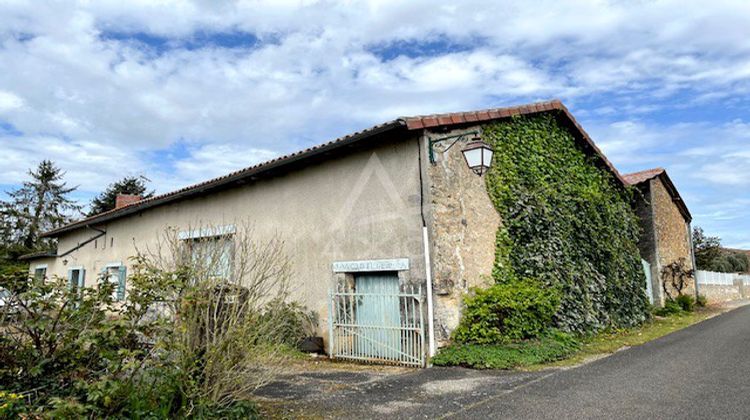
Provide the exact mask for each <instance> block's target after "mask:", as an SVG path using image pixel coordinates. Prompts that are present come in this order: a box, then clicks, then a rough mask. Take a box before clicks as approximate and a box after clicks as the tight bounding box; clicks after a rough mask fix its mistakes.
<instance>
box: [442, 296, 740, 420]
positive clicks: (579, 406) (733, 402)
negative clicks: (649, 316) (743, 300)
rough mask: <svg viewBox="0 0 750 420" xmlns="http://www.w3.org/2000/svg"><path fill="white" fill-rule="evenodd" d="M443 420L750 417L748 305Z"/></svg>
mask: <svg viewBox="0 0 750 420" xmlns="http://www.w3.org/2000/svg"><path fill="white" fill-rule="evenodd" d="M445 417H449V418H523V419H584V418H586V419H589V418H598V419H603V418H609V419H621V418H625V419H636V418H637V419H644V418H657V419H750V306H744V307H741V308H738V309H735V310H733V311H731V312H728V313H726V314H723V315H720V316H717V317H714V318H711V319H709V320H706V321H704V322H702V323H699V324H697V325H694V326H692V327H689V328H686V329H684V330H681V331H678V332H676V333H673V334H670V335H668V336H665V337H662V338H660V339H658V340H654V341H652V342H650V343H647V344H645V345H642V346H638V347H634V348H632V349H628V350H625V351H621V352H619V353H617V354H615V355H612V356H611V357H608V358H605V359H601V360H599V361H596V362H593V363H590V364H588V365H585V366H581V367H579V368H576V369H570V370H565V371H558V372H555V373H551V374H550V375H549V376H546V377H542V378H538V379H537V380H534V381H531V382H529V383H527V384H525V385H522V386H520V387H519V388H516V389H515V390H514V391H513V392H509V393H502V394H499V395H497V396H495V397H491V398H486V399H484V400H481V401H477V402H475V403H473V404H470V405H467V406H464V407H463V408H462V409H460V410H457V411H454V412H452V413H446V415H445Z"/></svg>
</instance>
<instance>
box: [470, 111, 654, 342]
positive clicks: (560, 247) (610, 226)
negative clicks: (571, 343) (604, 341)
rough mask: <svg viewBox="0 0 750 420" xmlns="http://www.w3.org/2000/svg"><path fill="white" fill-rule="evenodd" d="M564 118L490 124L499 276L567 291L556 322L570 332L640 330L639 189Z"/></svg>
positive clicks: (643, 312) (489, 180)
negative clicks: (622, 181) (634, 197)
mask: <svg viewBox="0 0 750 420" xmlns="http://www.w3.org/2000/svg"><path fill="white" fill-rule="evenodd" d="M560 118H561V117H560V116H559V114H557V113H556V111H553V112H546V113H540V114H534V115H527V116H517V117H512V118H510V119H506V120H501V121H498V122H494V123H491V124H487V125H485V126H483V136H482V137H483V139H484V140H485V141H486V142H488V143H490V144H491V145H492V146H493V148H494V149H495V157H494V159H493V164H492V168H491V169H490V171H489V173H488V174H487V175H486V187H487V191H488V193H489V196H490V198H491V200H492V203H493V204H494V206H495V209H496V210H497V212H498V213H499V215H500V219H501V221H502V222H501V224H500V227H499V228H498V230H497V235H496V249H495V265H494V269H493V273H492V276H493V278H494V281H495V282H497V283H504V282H508V281H510V280H512V279H515V278H533V279H538V280H539V281H541V282H543V283H544V284H545V285H547V286H549V287H554V288H557V289H559V291H560V293H561V296H562V301H561V305H560V308H559V310H558V312H557V314H556V315H555V320H554V322H555V324H556V325H557V326H558V327H560V328H562V329H564V330H568V331H576V332H587V331H596V330H599V329H602V328H605V327H607V326H617V327H624V326H630V325H635V324H638V323H640V322H642V321H643V320H645V318H646V316H647V306H648V301H647V298H646V295H645V290H644V285H645V276H644V273H643V271H642V266H641V262H640V254H639V251H638V245H637V244H638V236H639V225H638V219H637V217H636V215H635V213H634V211H633V209H632V207H631V204H630V203H631V196H630V194H631V192H630V191H629V190H626V189H625V188H623V187H622V186H620V185H618V182H617V181H616V179H615V178H614V175H612V174H611V173H610V172H608V171H606V170H605V169H603V168H602V167H601V165H599V164H598V161H597V158H596V157H594V156H592V155H591V154H590V153H585V152H584V151H583V149H582V147H581V146H580V143H579V142H577V141H576V138H575V137H574V134H573V133H572V132H571V130H570V129H569V128H568V127H567V126H566V125H565V124H563V123H562V121H561V120H560Z"/></svg>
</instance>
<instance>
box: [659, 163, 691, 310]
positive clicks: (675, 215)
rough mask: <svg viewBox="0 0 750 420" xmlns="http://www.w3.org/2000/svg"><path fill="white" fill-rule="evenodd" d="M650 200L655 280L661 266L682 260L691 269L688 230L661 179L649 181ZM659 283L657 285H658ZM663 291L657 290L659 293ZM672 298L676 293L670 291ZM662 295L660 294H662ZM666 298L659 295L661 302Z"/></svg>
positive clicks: (660, 271) (685, 291)
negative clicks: (654, 241) (656, 269)
mask: <svg viewBox="0 0 750 420" xmlns="http://www.w3.org/2000/svg"><path fill="white" fill-rule="evenodd" d="M651 200H652V207H653V210H654V228H655V233H656V235H655V236H656V247H657V266H658V274H659V279H660V280H661V281H662V282H663V279H662V275H661V274H662V270H663V269H664V267H665V266H667V265H669V264H671V263H673V262H675V261H678V260H679V259H681V258H682V259H685V262H686V263H687V266H688V268H689V269H693V268H694V267H693V259H692V253H691V249H690V248H691V246H690V237H689V228H688V224H687V222H686V221H685V218H684V217H683V215H682V213H680V210H679V209H678V208H677V206H676V205H675V203H674V201H673V199H672V196H671V195H670V194H669V192H668V191H667V189H666V187H665V186H664V183H663V182H662V180H661V178H659V177H657V178H654V179H652V180H651ZM660 283H661V282H660ZM662 291H663V289H660V292H662ZM670 293H671V294H672V295H673V296H674V295H676V293H675V292H674V291H673V290H671V289H670ZM682 293H683V294H688V295H695V279H692V280H691V282H690V283H689V284H688V285H687V286H686V287H685V289H683V290H682ZM662 294H663V293H662ZM664 298H666V296H662V299H664Z"/></svg>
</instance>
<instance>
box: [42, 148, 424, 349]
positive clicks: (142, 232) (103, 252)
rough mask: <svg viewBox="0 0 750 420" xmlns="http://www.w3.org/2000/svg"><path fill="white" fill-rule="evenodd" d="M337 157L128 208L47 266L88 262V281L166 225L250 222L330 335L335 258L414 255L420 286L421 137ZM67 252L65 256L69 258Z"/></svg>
mask: <svg viewBox="0 0 750 420" xmlns="http://www.w3.org/2000/svg"><path fill="white" fill-rule="evenodd" d="M347 153H348V154H347V155H345V156H341V157H335V158H331V159H328V160H326V161H324V162H320V163H316V164H311V165H310V166H307V167H304V168H302V169H299V170H295V171H291V172H288V173H286V174H281V175H278V176H275V177H273V178H270V179H263V180H259V181H256V182H253V183H249V184H247V185H245V186H241V187H236V188H234V189H231V190H227V191H223V192H218V193H212V194H210V195H205V196H202V197H199V198H193V199H189V200H185V201H180V202H175V203H172V204H167V205H163V206H160V207H156V208H152V209H149V210H146V211H144V212H142V213H139V214H134V215H130V216H126V217H124V218H122V219H118V220H115V221H113V222H111V223H109V224H107V225H105V226H97V227H99V228H103V229H105V230H106V231H107V233H106V235H105V236H103V237H102V238H99V239H98V240H97V241H96V249H95V248H94V245H95V244H94V243H93V242H92V243H90V244H87V245H86V246H84V247H83V248H81V249H79V250H77V251H75V252H73V253H72V254H70V255H68V256H66V257H64V258H57V259H56V260H52V259H46V260H36V261H31V264H30V269H32V270H33V268H34V267H35V265H37V264H40V263H46V264H48V271H47V272H48V275H50V276H51V275H58V276H67V269H68V268H70V267H74V266H82V267H84V268H85V269H86V270H87V276H86V277H87V278H86V284H87V285H91V284H93V282H95V281H96V273H98V272H99V271H100V270H101V269H102V267H104V266H105V265H107V264H109V263H116V262H123V263H125V264H126V265H128V266H129V271H130V270H131V268H130V261H129V260H128V258H129V257H131V256H133V255H135V253H136V246H138V247H139V248H140V249H144V248H146V247H154V246H156V238H157V235H158V234H159V233H160V232H163V231H164V229H166V228H167V227H168V226H172V227H177V228H179V229H186V230H187V229H188V228H190V227H191V226H192V227H195V226H201V225H226V224H241V223H246V222H248V223H251V224H252V225H253V226H254V229H255V232H256V236H257V238H258V239H259V240H263V238H270V237H272V236H275V235H278V236H279V237H280V238H282V239H283V240H285V241H286V250H287V252H288V253H289V255H290V256H291V257H292V260H293V267H294V270H295V277H294V283H293V298H295V299H297V300H299V301H301V302H302V303H304V304H305V305H307V306H308V307H309V308H310V309H313V310H316V311H317V312H318V313H319V314H320V334H321V335H323V336H324V337H326V339H327V315H328V314H327V312H328V311H327V308H328V306H327V293H328V290H329V287H330V286H331V285H332V283H333V282H334V281H335V279H337V278H340V277H341V275H334V273H333V272H332V267H331V264H332V262H334V261H347V260H369V259H390V258H408V259H409V267H410V268H409V270H408V271H405V272H401V273H400V274H399V277H400V278H401V280H402V281H403V282H408V283H413V284H424V281H425V267H424V256H423V244H422V219H421V216H420V174H419V159H418V153H419V149H418V139H417V138H416V137H414V138H412V139H406V140H398V141H395V140H394V141H390V140H383V141H379V142H378V143H377V146H370V147H368V148H366V149H361V148H360V149H354V150H350V151H349V152H347ZM96 234H97V232H95V231H93V230H89V229H79V230H77V231H74V232H71V233H70V234H66V235H64V236H62V237H61V238H60V239H59V246H58V252H59V253H62V252H65V251H66V250H69V249H71V248H73V247H75V246H76V245H77V244H78V243H81V242H84V241H85V240H87V239H89V238H91V237H93V236H95V235H96ZM62 260H66V261H67V265H63V263H62Z"/></svg>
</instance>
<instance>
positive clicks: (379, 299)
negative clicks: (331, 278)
mask: <svg viewBox="0 0 750 420" xmlns="http://www.w3.org/2000/svg"><path fill="white" fill-rule="evenodd" d="M329 310H330V314H331V315H330V317H329V330H330V341H329V353H330V355H331V357H334V358H340V359H352V360H358V361H366V362H381V363H395V364H404V365H412V366H423V365H424V334H423V330H424V328H423V326H424V323H423V318H422V289H421V286H417V287H414V286H400V285H399V280H398V277H397V275H396V274H395V273H363V274H357V275H356V276H355V277H354V284H353V285H349V284H338V285H337V286H336V287H335V288H334V289H333V290H331V294H330V308H329Z"/></svg>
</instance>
